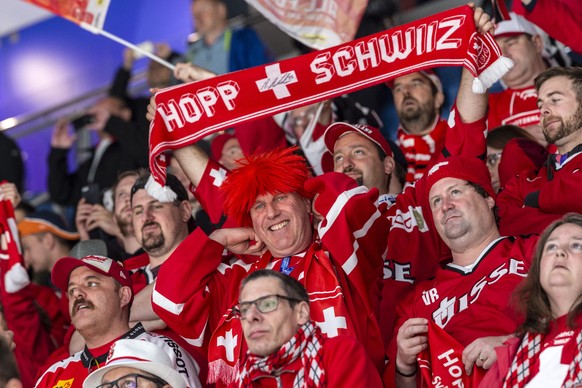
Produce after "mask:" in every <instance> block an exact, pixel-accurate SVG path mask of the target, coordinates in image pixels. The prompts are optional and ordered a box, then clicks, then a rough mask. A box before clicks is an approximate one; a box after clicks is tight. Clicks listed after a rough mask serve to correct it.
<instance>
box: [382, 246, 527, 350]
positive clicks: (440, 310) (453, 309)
mask: <svg viewBox="0 0 582 388" xmlns="http://www.w3.org/2000/svg"><path fill="white" fill-rule="evenodd" d="M537 240H538V238H537V237H531V238H528V239H523V238H518V237H500V238H498V239H497V240H495V241H493V242H492V243H491V244H489V246H487V247H486V248H485V250H484V251H483V252H482V253H481V255H480V256H479V257H478V258H477V259H476V260H475V263H474V264H473V266H472V267H471V268H468V269H467V268H465V267H461V266H458V265H455V264H452V263H448V264H445V265H443V266H442V267H441V268H439V269H438V270H437V272H436V276H435V277H434V278H433V279H430V280H427V281H424V282H422V283H420V284H418V285H417V286H416V287H415V288H414V290H413V292H412V293H410V294H409V295H408V296H407V298H406V299H404V300H403V301H402V302H400V303H399V304H398V308H397V312H398V320H397V324H396V326H395V328H394V333H395V334H394V337H393V339H392V343H391V346H390V356H391V357H390V358H391V360H393V359H395V355H396V333H397V332H398V329H399V328H400V326H402V324H403V323H404V322H406V321H407V320H408V319H410V318H426V319H428V320H429V321H432V322H435V323H436V324H437V325H438V326H439V327H441V328H442V329H443V330H444V331H445V332H446V333H448V334H449V335H450V336H451V337H453V338H454V339H455V340H457V341H458V342H459V343H460V344H461V345H462V346H467V345H469V344H470V343H471V342H473V341H474V340H476V339H478V338H481V337H487V336H501V335H507V334H510V333H513V332H514V331H515V329H516V328H517V327H518V325H519V324H520V323H521V322H522V319H523V318H522V317H521V316H520V315H519V314H517V313H516V312H515V311H514V310H513V308H512V305H511V301H510V299H511V294H512V292H513V290H514V289H515V287H516V286H517V285H518V284H519V283H520V282H521V281H522V280H523V279H524V278H525V277H526V276H527V272H528V270H529V267H530V263H531V257H532V254H533V251H534V249H535V245H536V243H537Z"/></svg>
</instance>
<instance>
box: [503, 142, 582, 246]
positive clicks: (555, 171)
mask: <svg viewBox="0 0 582 388" xmlns="http://www.w3.org/2000/svg"><path fill="white" fill-rule="evenodd" d="M558 157H559V155H552V156H550V157H549V158H548V162H547V163H546V164H545V165H544V167H542V168H541V169H540V170H538V171H536V170H530V171H526V172H522V173H521V174H519V175H517V176H516V177H514V178H513V179H510V180H509V181H508V182H507V184H506V185H505V189H504V190H503V191H502V192H501V193H499V195H498V196H497V201H496V204H497V207H498V208H499V217H500V219H499V231H500V232H501V234H503V235H516V236H517V235H528V234H540V233H541V232H542V231H543V230H544V229H545V228H546V227H547V226H548V225H549V224H550V223H552V222H553V221H555V220H557V219H559V218H561V217H562V216H563V215H564V214H566V213H569V212H577V213H582V201H580V194H579V193H580V191H581V190H582V145H579V146H577V147H575V148H574V149H573V150H572V151H570V152H569V153H568V154H567V155H564V156H563V157H564V159H565V160H563V161H561V162H559V161H557V160H556V159H557V158H558Z"/></svg>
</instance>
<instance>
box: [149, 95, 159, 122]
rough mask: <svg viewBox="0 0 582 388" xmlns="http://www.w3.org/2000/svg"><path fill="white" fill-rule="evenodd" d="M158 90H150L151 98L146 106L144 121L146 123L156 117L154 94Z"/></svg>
mask: <svg viewBox="0 0 582 388" xmlns="http://www.w3.org/2000/svg"><path fill="white" fill-rule="evenodd" d="M158 90H160V89H158V88H152V89H150V93H151V94H152V96H151V97H150V103H149V104H148V112H147V113H146V119H147V120H148V121H153V120H154V118H155V117H156V93H157V92H158Z"/></svg>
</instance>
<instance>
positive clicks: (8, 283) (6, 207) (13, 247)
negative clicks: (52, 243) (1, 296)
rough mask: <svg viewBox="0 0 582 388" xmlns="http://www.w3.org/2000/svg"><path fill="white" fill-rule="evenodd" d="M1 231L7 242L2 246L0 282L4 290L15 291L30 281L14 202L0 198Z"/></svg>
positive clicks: (0, 251)
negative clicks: (21, 245) (22, 252)
mask: <svg viewBox="0 0 582 388" xmlns="http://www.w3.org/2000/svg"><path fill="white" fill-rule="evenodd" d="M0 233H1V234H2V237H3V239H5V240H6V244H5V245H4V244H2V245H3V246H2V247H1V248H0V274H1V275H2V279H0V284H1V285H2V292H8V293H14V292H18V291H20V290H22V289H23V288H24V287H26V286H27V285H28V284H29V283H30V278H29V277H28V273H27V272H26V268H25V266H24V259H23V258H22V254H21V253H20V252H21V250H20V246H19V243H18V241H19V240H18V228H17V227H16V219H15V218H14V209H13V207H12V203H11V202H10V201H7V200H0Z"/></svg>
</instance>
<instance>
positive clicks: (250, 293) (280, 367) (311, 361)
mask: <svg viewBox="0 0 582 388" xmlns="http://www.w3.org/2000/svg"><path fill="white" fill-rule="evenodd" d="M236 314H237V316H238V318H239V319H240V321H241V325H242V329H243V333H244V337H245V340H246V342H247V345H248V351H247V354H246V355H245V356H244V358H243V361H242V363H241V365H240V367H239V370H238V371H237V376H236V379H235V380H236V383H235V384H238V386H243V387H247V386H251V382H252V385H253V386H256V385H262V383H263V382H264V383H267V384H269V385H270V382H272V381H273V380H275V381H276V382H277V386H282V387H291V386H298V387H302V386H310V387H326V386H327V387H339V386H346V387H349V386H353V387H355V386H361V387H379V386H381V384H382V383H381V381H380V376H379V374H378V371H376V369H375V368H374V365H373V364H372V362H371V361H370V359H369V357H368V356H367V355H366V352H365V351H364V348H363V347H362V345H361V344H360V343H358V342H357V341H355V340H354V339H353V338H351V337H347V336H339V337H334V338H324V336H323V334H322V332H321V329H320V328H319V327H318V326H317V325H316V324H315V322H313V321H312V320H311V319H310V307H309V295H308V294H307V291H306V290H305V288H304V287H303V286H302V285H301V283H299V282H298V281H297V280H295V279H293V278H292V277H290V276H287V275H284V274H282V273H280V272H277V271H273V270H268V269H261V270H258V271H255V272H253V273H251V274H250V275H249V276H247V277H246V278H245V279H244V280H243V281H242V283H241V290H240V297H239V303H238V305H237V307H236Z"/></svg>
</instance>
